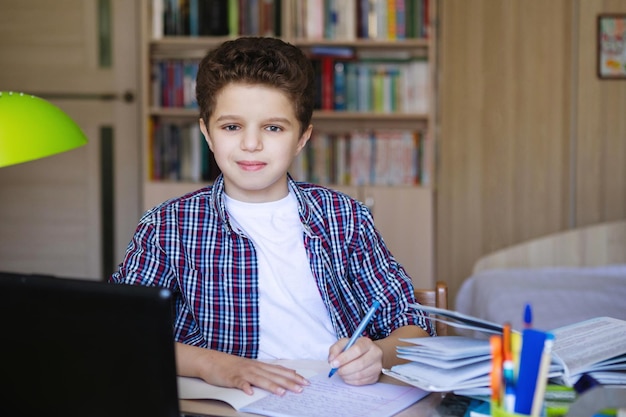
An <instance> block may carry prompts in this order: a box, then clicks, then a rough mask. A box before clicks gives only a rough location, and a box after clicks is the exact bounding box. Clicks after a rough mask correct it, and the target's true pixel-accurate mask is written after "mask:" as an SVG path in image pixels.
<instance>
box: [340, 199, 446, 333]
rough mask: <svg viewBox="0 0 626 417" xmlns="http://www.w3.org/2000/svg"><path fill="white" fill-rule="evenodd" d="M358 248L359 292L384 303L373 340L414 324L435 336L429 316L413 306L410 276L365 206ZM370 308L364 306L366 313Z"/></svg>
mask: <svg viewBox="0 0 626 417" xmlns="http://www.w3.org/2000/svg"><path fill="white" fill-rule="evenodd" d="M359 218H360V221H359V226H358V233H357V236H358V237H357V240H356V248H355V250H354V252H353V256H352V259H351V272H352V273H353V274H354V275H355V278H354V282H355V284H356V285H355V287H356V289H357V291H358V292H359V293H360V294H361V295H362V297H359V298H362V299H364V300H367V303H368V305H369V304H371V302H372V301H373V300H374V299H378V300H379V301H380V302H381V307H380V310H379V313H378V314H376V315H375V318H374V320H373V321H372V324H371V325H370V326H369V329H368V331H369V335H370V337H371V338H372V339H374V340H376V339H382V338H385V337H387V336H389V334H391V332H393V331H394V330H396V329H398V328H400V327H403V326H407V325H415V326H418V327H421V328H422V329H424V330H425V331H426V332H427V333H428V334H429V335H431V336H434V335H435V334H436V333H435V329H434V326H433V325H432V323H431V320H429V319H428V315H427V313H424V312H423V311H421V310H417V309H415V308H413V307H410V304H414V303H415V295H414V289H413V283H412V280H411V277H409V276H408V275H407V273H406V271H405V270H404V268H403V267H402V265H400V263H398V261H397V260H396V259H395V258H394V257H393V255H392V254H391V252H390V251H389V249H388V248H387V246H386V245H385V242H384V240H383V238H382V236H381V235H380V233H379V232H378V230H377V229H376V227H375V225H374V219H373V218H372V215H371V213H370V212H369V210H368V209H367V208H366V207H364V206H362V207H361V212H360V216H359ZM368 305H363V306H362V308H363V310H364V311H365V310H367V307H368Z"/></svg>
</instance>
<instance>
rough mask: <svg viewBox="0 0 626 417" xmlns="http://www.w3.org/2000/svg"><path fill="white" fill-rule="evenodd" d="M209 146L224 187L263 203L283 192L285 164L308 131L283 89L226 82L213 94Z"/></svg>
mask: <svg viewBox="0 0 626 417" xmlns="http://www.w3.org/2000/svg"><path fill="white" fill-rule="evenodd" d="M200 129H202V133H204V137H205V138H206V140H207V143H208V145H209V148H211V150H212V151H213V153H214V154H215V160H216V162H217V165H218V166H219V167H220V169H221V170H222V173H223V174H224V184H225V190H226V193H227V194H228V195H229V196H230V197H232V198H234V199H236V200H240V201H244V202H250V203H263V202H269V201H276V200H279V199H281V198H283V197H285V196H286V195H287V193H288V189H287V170H288V169H289V166H290V165H291V162H292V161H293V159H294V158H295V156H296V155H298V153H299V152H300V150H301V149H302V148H303V147H304V145H305V144H306V142H307V141H308V140H309V137H310V136H311V130H312V126H309V127H308V129H307V130H306V131H305V132H304V134H303V135H302V136H300V134H299V132H300V123H299V122H298V119H296V116H295V113H294V109H293V104H292V103H291V101H290V100H289V99H288V98H287V96H286V95H285V94H283V93H282V92H281V91H279V90H276V89H275V88H271V87H267V86H263V85H258V84H255V85H251V84H229V85H227V86H226V87H224V88H223V89H222V90H221V91H220V92H219V93H218V95H217V98H216V105H215V111H214V112H213V114H212V115H211V116H210V119H209V122H208V130H207V127H206V125H205V123H204V122H203V120H202V119H201V120H200Z"/></svg>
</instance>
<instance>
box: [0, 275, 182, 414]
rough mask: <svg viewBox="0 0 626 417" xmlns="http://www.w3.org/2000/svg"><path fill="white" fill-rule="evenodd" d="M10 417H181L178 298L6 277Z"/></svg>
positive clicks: (0, 333) (0, 279)
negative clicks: (176, 321) (174, 333)
mask: <svg viewBox="0 0 626 417" xmlns="http://www.w3.org/2000/svg"><path fill="white" fill-rule="evenodd" d="M0 295H1V296H2V300H1V301H0V320H1V327H0V346H1V349H2V358H1V359H0V375H1V376H2V389H1V390H0V415H2V416H35V415H36V416H48V415H51V416H52V415H54V416H56V415H59V416H60V415H62V416H64V417H73V416H81V417H82V416H107V417H109V416H116V417H125V416H129V417H130V416H133V417H136V416H151V417H179V416H180V413H179V409H178V396H177V386H176V365H175V356H174V342H173V336H172V318H171V313H172V310H171V308H172V307H171V293H170V292H169V291H167V290H163V289H157V288H148V287H136V286H127V285H113V284H107V283H103V282H92V281H81V280H75V279H61V278H52V277H42V276H34V275H20V274H12V273H0Z"/></svg>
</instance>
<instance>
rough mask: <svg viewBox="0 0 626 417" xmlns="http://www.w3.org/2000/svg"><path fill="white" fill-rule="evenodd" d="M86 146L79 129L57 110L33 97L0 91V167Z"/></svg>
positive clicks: (46, 102)
mask: <svg viewBox="0 0 626 417" xmlns="http://www.w3.org/2000/svg"><path fill="white" fill-rule="evenodd" d="M86 143H87V138H86V137H85V134H84V133H83V132H82V130H81V129H80V128H79V127H78V125H77V124H76V123H75V122H74V121H73V120H72V119H71V118H70V117H69V116H68V115H67V114H65V113H64V112H63V111H62V110H61V109H59V108H58V107H56V106H54V105H53V104H51V103H49V102H48V101H46V100H43V99H41V98H39V97H35V96H32V95H28V94H23V93H11V92H4V91H0V167H4V166H8V165H14V164H19V163H22V162H26V161H32V160H34V159H39V158H44V157H46V156H50V155H54V154H57V153H61V152H65V151H69V150H70V149H74V148H78V147H79V146H82V145H84V144H86Z"/></svg>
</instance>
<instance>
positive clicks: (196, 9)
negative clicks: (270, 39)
mask: <svg viewBox="0 0 626 417" xmlns="http://www.w3.org/2000/svg"><path fill="white" fill-rule="evenodd" d="M280 8H281V0H152V10H151V12H152V19H151V21H152V38H153V39H161V38H163V37H164V36H228V35H230V36H246V35H249V36H280V34H281V30H280V27H281V11H280Z"/></svg>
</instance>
